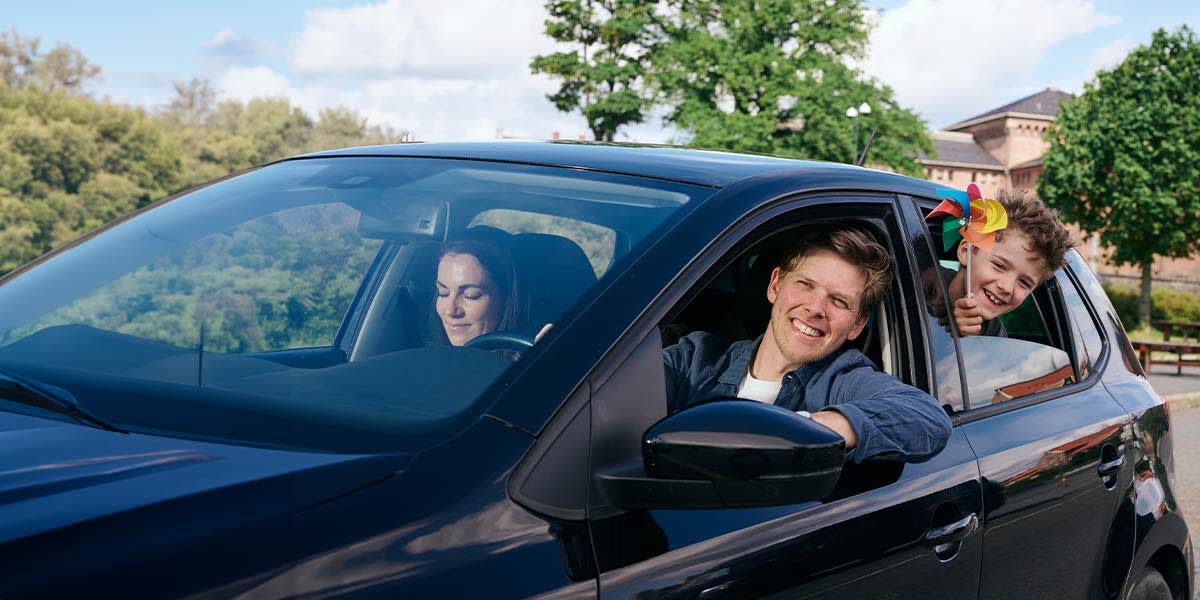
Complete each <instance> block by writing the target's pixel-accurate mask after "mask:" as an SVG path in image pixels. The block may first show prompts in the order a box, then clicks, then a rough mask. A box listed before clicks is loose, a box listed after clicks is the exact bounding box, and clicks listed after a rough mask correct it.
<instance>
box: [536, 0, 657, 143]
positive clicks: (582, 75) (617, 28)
mask: <svg viewBox="0 0 1200 600" xmlns="http://www.w3.org/2000/svg"><path fill="white" fill-rule="evenodd" d="M655 6H656V3H655V2H646V1H645V0H549V1H548V2H546V10H547V11H548V12H549V13H550V18H549V19H547V20H546V35H548V36H550V37H551V38H552V39H554V40H555V41H557V42H560V43H562V44H568V45H570V46H573V48H572V49H570V50H565V51H562V52H555V53H552V54H546V55H542V56H536V57H534V59H533V61H532V62H531V63H530V65H529V67H530V69H532V70H533V72H534V73H545V74H547V75H552V76H554V77H557V78H559V79H561V80H562V83H561V84H560V85H559V88H558V91H557V92H555V93H553V94H549V95H547V96H546V97H547V98H549V99H550V101H551V102H553V103H554V106H555V107H557V108H558V109H559V110H561V111H563V112H570V111H573V110H576V109H578V110H579V111H580V112H581V113H583V118H584V119H586V120H587V123H588V128H590V129H591V130H592V136H593V137H595V139H597V140H601V141H612V140H613V139H614V138H615V136H616V134H617V130H618V129H619V128H620V127H621V126H622V125H627V124H630V123H640V122H642V121H643V120H644V119H645V113H646V110H647V108H648V106H649V102H648V101H647V99H646V97H645V95H644V92H643V89H644V86H643V81H642V80H643V75H644V73H645V65H646V60H647V57H648V55H649V47H650V45H651V41H652V39H653V37H654V35H655V31H656V30H655V28H654V27H653V25H654V22H655V17H654V11H655Z"/></svg>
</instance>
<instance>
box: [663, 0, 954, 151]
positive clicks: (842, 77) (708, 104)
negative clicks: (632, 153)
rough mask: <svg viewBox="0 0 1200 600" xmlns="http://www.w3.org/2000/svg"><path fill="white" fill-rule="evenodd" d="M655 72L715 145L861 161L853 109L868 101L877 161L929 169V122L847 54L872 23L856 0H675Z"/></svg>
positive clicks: (679, 110) (676, 117) (854, 53)
mask: <svg viewBox="0 0 1200 600" xmlns="http://www.w3.org/2000/svg"><path fill="white" fill-rule="evenodd" d="M668 4H670V5H671V7H672V9H671V10H669V11H667V13H668V14H670V15H672V17H671V18H669V19H666V20H665V22H664V25H663V27H664V33H665V35H666V38H665V40H664V41H663V42H661V43H660V44H659V45H658V46H657V47H656V48H655V50H654V52H653V54H652V63H653V66H652V79H653V81H654V83H655V87H656V89H657V90H658V91H659V93H660V99H661V100H662V101H663V102H665V103H666V104H667V105H668V106H670V107H671V112H670V114H669V116H668V119H669V120H670V121H671V122H672V123H674V124H675V125H676V126H677V127H679V128H680V129H681V130H682V131H684V132H685V135H686V136H688V137H689V138H690V139H689V141H690V143H691V144H692V145H696V146H703V147H709V148H724V149H729V150H738V151H748V152H764V153H770V154H778V155H785V156H796V157H802V158H813V159H820V160H830V161H838V162H854V160H856V157H855V156H854V149H855V145H856V142H855V138H856V131H855V126H856V123H855V119H851V118H848V117H846V116H845V114H846V109H848V108H850V107H857V106H859V105H860V104H862V103H863V102H867V103H869V104H870V105H871V112H870V114H868V115H864V116H862V117H859V118H861V119H862V121H861V127H862V130H863V132H864V133H863V136H862V137H863V138H864V141H865V138H866V137H867V132H870V131H871V130H872V129H873V128H878V133H877V135H876V138H875V140H874V143H873V144H872V145H871V152H870V157H869V161H870V162H871V163H873V164H882V165H886V166H888V167H890V168H892V169H895V170H897V171H900V172H904V173H911V174H916V173H919V172H921V169H920V166H919V165H918V163H917V162H916V158H915V157H916V154H917V150H923V151H925V152H926V153H932V152H933V145H932V142H931V141H930V140H929V137H928V135H927V134H926V133H925V127H924V123H923V122H922V121H921V119H920V118H919V117H918V116H917V115H916V114H915V113H914V112H912V111H911V110H908V109H906V108H904V107H902V106H900V105H899V104H898V103H897V102H896V101H895V99H894V94H893V92H892V90H891V88H889V87H888V86H886V85H883V84H882V83H880V82H878V81H876V80H874V79H872V78H870V77H868V76H866V75H864V74H863V73H862V72H861V71H859V70H858V69H856V68H855V67H853V66H852V65H851V63H850V61H851V60H853V59H861V58H862V56H863V53H864V49H865V46H866V43H867V37H868V33H869V27H868V25H867V23H866V21H865V19H864V16H865V8H864V7H863V6H862V5H861V4H860V3H859V2H857V1H856V0H820V1H816V0H671V1H670V2H669V3H668Z"/></svg>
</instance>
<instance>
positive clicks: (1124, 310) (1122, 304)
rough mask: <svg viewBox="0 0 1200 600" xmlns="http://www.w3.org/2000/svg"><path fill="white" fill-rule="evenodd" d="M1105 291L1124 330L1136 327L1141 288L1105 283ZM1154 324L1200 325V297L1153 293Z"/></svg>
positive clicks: (1190, 294) (1166, 292) (1175, 292)
mask: <svg viewBox="0 0 1200 600" xmlns="http://www.w3.org/2000/svg"><path fill="white" fill-rule="evenodd" d="M1104 291H1105V292H1107V293H1108V298H1109V300H1112V303H1113V308H1115V309H1117V315H1118V316H1120V317H1121V323H1122V324H1123V325H1125V329H1134V328H1135V327H1137V315H1138V298H1139V296H1140V294H1139V292H1138V289H1137V288H1134V287H1129V286H1125V285H1113V284H1109V283H1105V284H1104ZM1150 320H1151V321H1185V322H1189V323H1200V294H1192V293H1188V292H1177V291H1174V290H1151V291H1150Z"/></svg>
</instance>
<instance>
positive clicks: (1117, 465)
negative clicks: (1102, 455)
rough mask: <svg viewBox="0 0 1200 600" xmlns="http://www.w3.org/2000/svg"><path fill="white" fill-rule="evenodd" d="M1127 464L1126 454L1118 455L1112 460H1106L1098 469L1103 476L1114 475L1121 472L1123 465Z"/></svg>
mask: <svg viewBox="0 0 1200 600" xmlns="http://www.w3.org/2000/svg"><path fill="white" fill-rule="evenodd" d="M1123 464H1125V455H1123V454H1122V455H1121V456H1118V457H1116V458H1114V459H1112V460H1106V461H1104V462H1102V463H1100V467H1099V468H1098V469H1097V470H1098V471H1099V472H1100V476H1101V477H1112V476H1114V475H1116V474H1117V473H1120V472H1121V465H1123Z"/></svg>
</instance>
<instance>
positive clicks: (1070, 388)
mask: <svg viewBox="0 0 1200 600" xmlns="http://www.w3.org/2000/svg"><path fill="white" fill-rule="evenodd" d="M1064 269H1065V267H1064V268H1063V269H1060V270H1059V271H1055V274H1054V275H1053V276H1052V279H1053V278H1054V277H1057V276H1058V274H1059V273H1060V272H1062V271H1063V270H1064ZM1048 281H1049V280H1048ZM1057 286H1058V284H1057V283H1055V285H1054V289H1048V288H1044V289H1043V292H1044V294H1045V296H1047V299H1048V300H1049V302H1050V304H1051V307H1050V310H1053V311H1056V312H1057V315H1056V316H1055V319H1054V321H1055V327H1056V328H1058V330H1059V332H1058V333H1057V334H1056V333H1055V332H1053V331H1051V330H1050V327H1049V324H1047V333H1048V334H1050V335H1059V336H1061V340H1062V343H1063V346H1064V347H1063V348H1056V349H1057V350H1061V351H1063V352H1065V353H1066V354H1067V356H1068V358H1069V359H1070V361H1071V369H1072V373H1073V374H1074V377H1075V379H1076V381H1075V382H1074V383H1070V384H1066V385H1063V386H1062V387H1058V388H1052V389H1046V390H1042V391H1040V392H1037V393H1034V394H1030V395H1028V396H1022V397H1020V398H1013V399H1012V400H1007V401H1005V402H1000V403H997V404H989V405H986V406H980V407H978V408H970V409H965V410H962V411H958V412H955V413H954V414H953V415H951V421H952V422H953V423H954V425H955V426H958V425H960V424H965V423H971V422H974V421H979V420H982V419H987V418H989V417H992V416H994V415H999V414H1003V413H1007V412H1010V411H1014V410H1020V409H1022V408H1025V407H1027V406H1033V405H1036V404H1041V403H1043V402H1049V401H1052V400H1054V399H1056V398H1061V397H1064V396H1069V395H1073V394H1076V393H1079V392H1082V391H1085V390H1087V389H1090V388H1091V387H1092V386H1094V385H1096V383H1097V382H1099V381H1100V377H1101V373H1102V372H1103V367H1102V365H1101V364H1100V363H1099V362H1097V363H1095V364H1094V365H1093V367H1092V368H1091V369H1090V370H1089V372H1088V374H1087V376H1086V377H1084V378H1080V376H1079V356H1078V351H1077V349H1076V343H1075V336H1076V332H1075V329H1074V325H1073V324H1072V323H1071V322H1068V323H1066V324H1065V327H1064V323H1062V322H1061V321H1062V318H1063V317H1066V318H1067V319H1068V321H1070V320H1071V319H1073V316H1072V313H1069V312H1067V303H1066V301H1065V299H1063V298H1062V292H1061V291H1060V290H1058V288H1057ZM1039 287H1041V286H1039ZM1080 295H1081V296H1082V297H1083V298H1084V302H1085V304H1088V305H1089V307H1090V304H1089V303H1088V301H1087V296H1086V295H1085V294H1083V293H1082V292H1080ZM1037 307H1038V310H1039V312H1040V313H1041V315H1042V318H1043V320H1045V318H1046V315H1045V313H1044V312H1043V311H1044V309H1045V307H1043V306H1042V305H1041V303H1038V305H1037ZM1093 322H1096V320H1095V319H1094V318H1093ZM1098 330H1099V331H1101V332H1102V331H1103V329H1099V328H1098ZM1101 337H1103V334H1102V335H1101ZM954 341H955V348H956V352H957V353H958V362H959V365H960V373H961V374H962V379H963V383H964V385H965V384H966V381H965V378H966V376H967V375H966V373H962V372H961V371H962V369H961V366H962V364H963V351H962V346H961V345H959V344H958V338H957V336H956V337H955V340H954ZM1048 347H1050V348H1055V347H1054V346H1048ZM1105 356H1106V358H1107V353H1106V355H1105ZM966 393H967V388H964V390H963V395H964V398H965V397H966Z"/></svg>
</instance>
